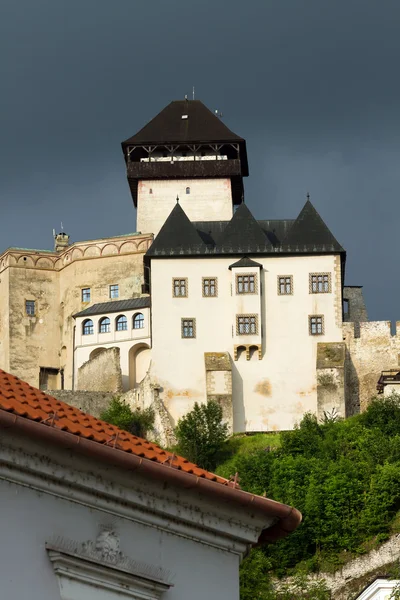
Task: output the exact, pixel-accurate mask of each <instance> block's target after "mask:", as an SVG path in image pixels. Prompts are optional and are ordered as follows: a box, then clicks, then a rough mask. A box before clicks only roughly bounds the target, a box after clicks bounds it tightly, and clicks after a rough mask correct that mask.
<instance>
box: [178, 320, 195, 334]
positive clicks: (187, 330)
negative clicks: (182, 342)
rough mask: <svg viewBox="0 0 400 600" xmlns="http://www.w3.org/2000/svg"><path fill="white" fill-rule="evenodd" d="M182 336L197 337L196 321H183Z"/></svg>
mask: <svg viewBox="0 0 400 600" xmlns="http://www.w3.org/2000/svg"><path fill="white" fill-rule="evenodd" d="M181 335H182V337H183V338H195V337H196V319H187V318H185V319H182V320H181Z"/></svg>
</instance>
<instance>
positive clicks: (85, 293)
mask: <svg viewBox="0 0 400 600" xmlns="http://www.w3.org/2000/svg"><path fill="white" fill-rule="evenodd" d="M82 302H90V288H82Z"/></svg>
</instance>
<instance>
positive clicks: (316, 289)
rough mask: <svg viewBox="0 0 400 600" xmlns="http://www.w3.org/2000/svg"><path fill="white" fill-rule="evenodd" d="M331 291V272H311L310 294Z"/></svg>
mask: <svg viewBox="0 0 400 600" xmlns="http://www.w3.org/2000/svg"><path fill="white" fill-rule="evenodd" d="M330 291H331V274H330V273H310V294H328V293H329V292H330Z"/></svg>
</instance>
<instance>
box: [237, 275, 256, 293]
mask: <svg viewBox="0 0 400 600" xmlns="http://www.w3.org/2000/svg"><path fill="white" fill-rule="evenodd" d="M236 291H237V293H238V294H255V293H256V275H236Z"/></svg>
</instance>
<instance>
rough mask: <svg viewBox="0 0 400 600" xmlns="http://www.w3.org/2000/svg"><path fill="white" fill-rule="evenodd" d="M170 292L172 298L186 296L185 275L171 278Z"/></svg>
mask: <svg viewBox="0 0 400 600" xmlns="http://www.w3.org/2000/svg"><path fill="white" fill-rule="evenodd" d="M172 293H173V295H174V298H187V296H188V280H187V278H186V277H180V278H179V279H178V278H175V277H174V279H173V280H172Z"/></svg>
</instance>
